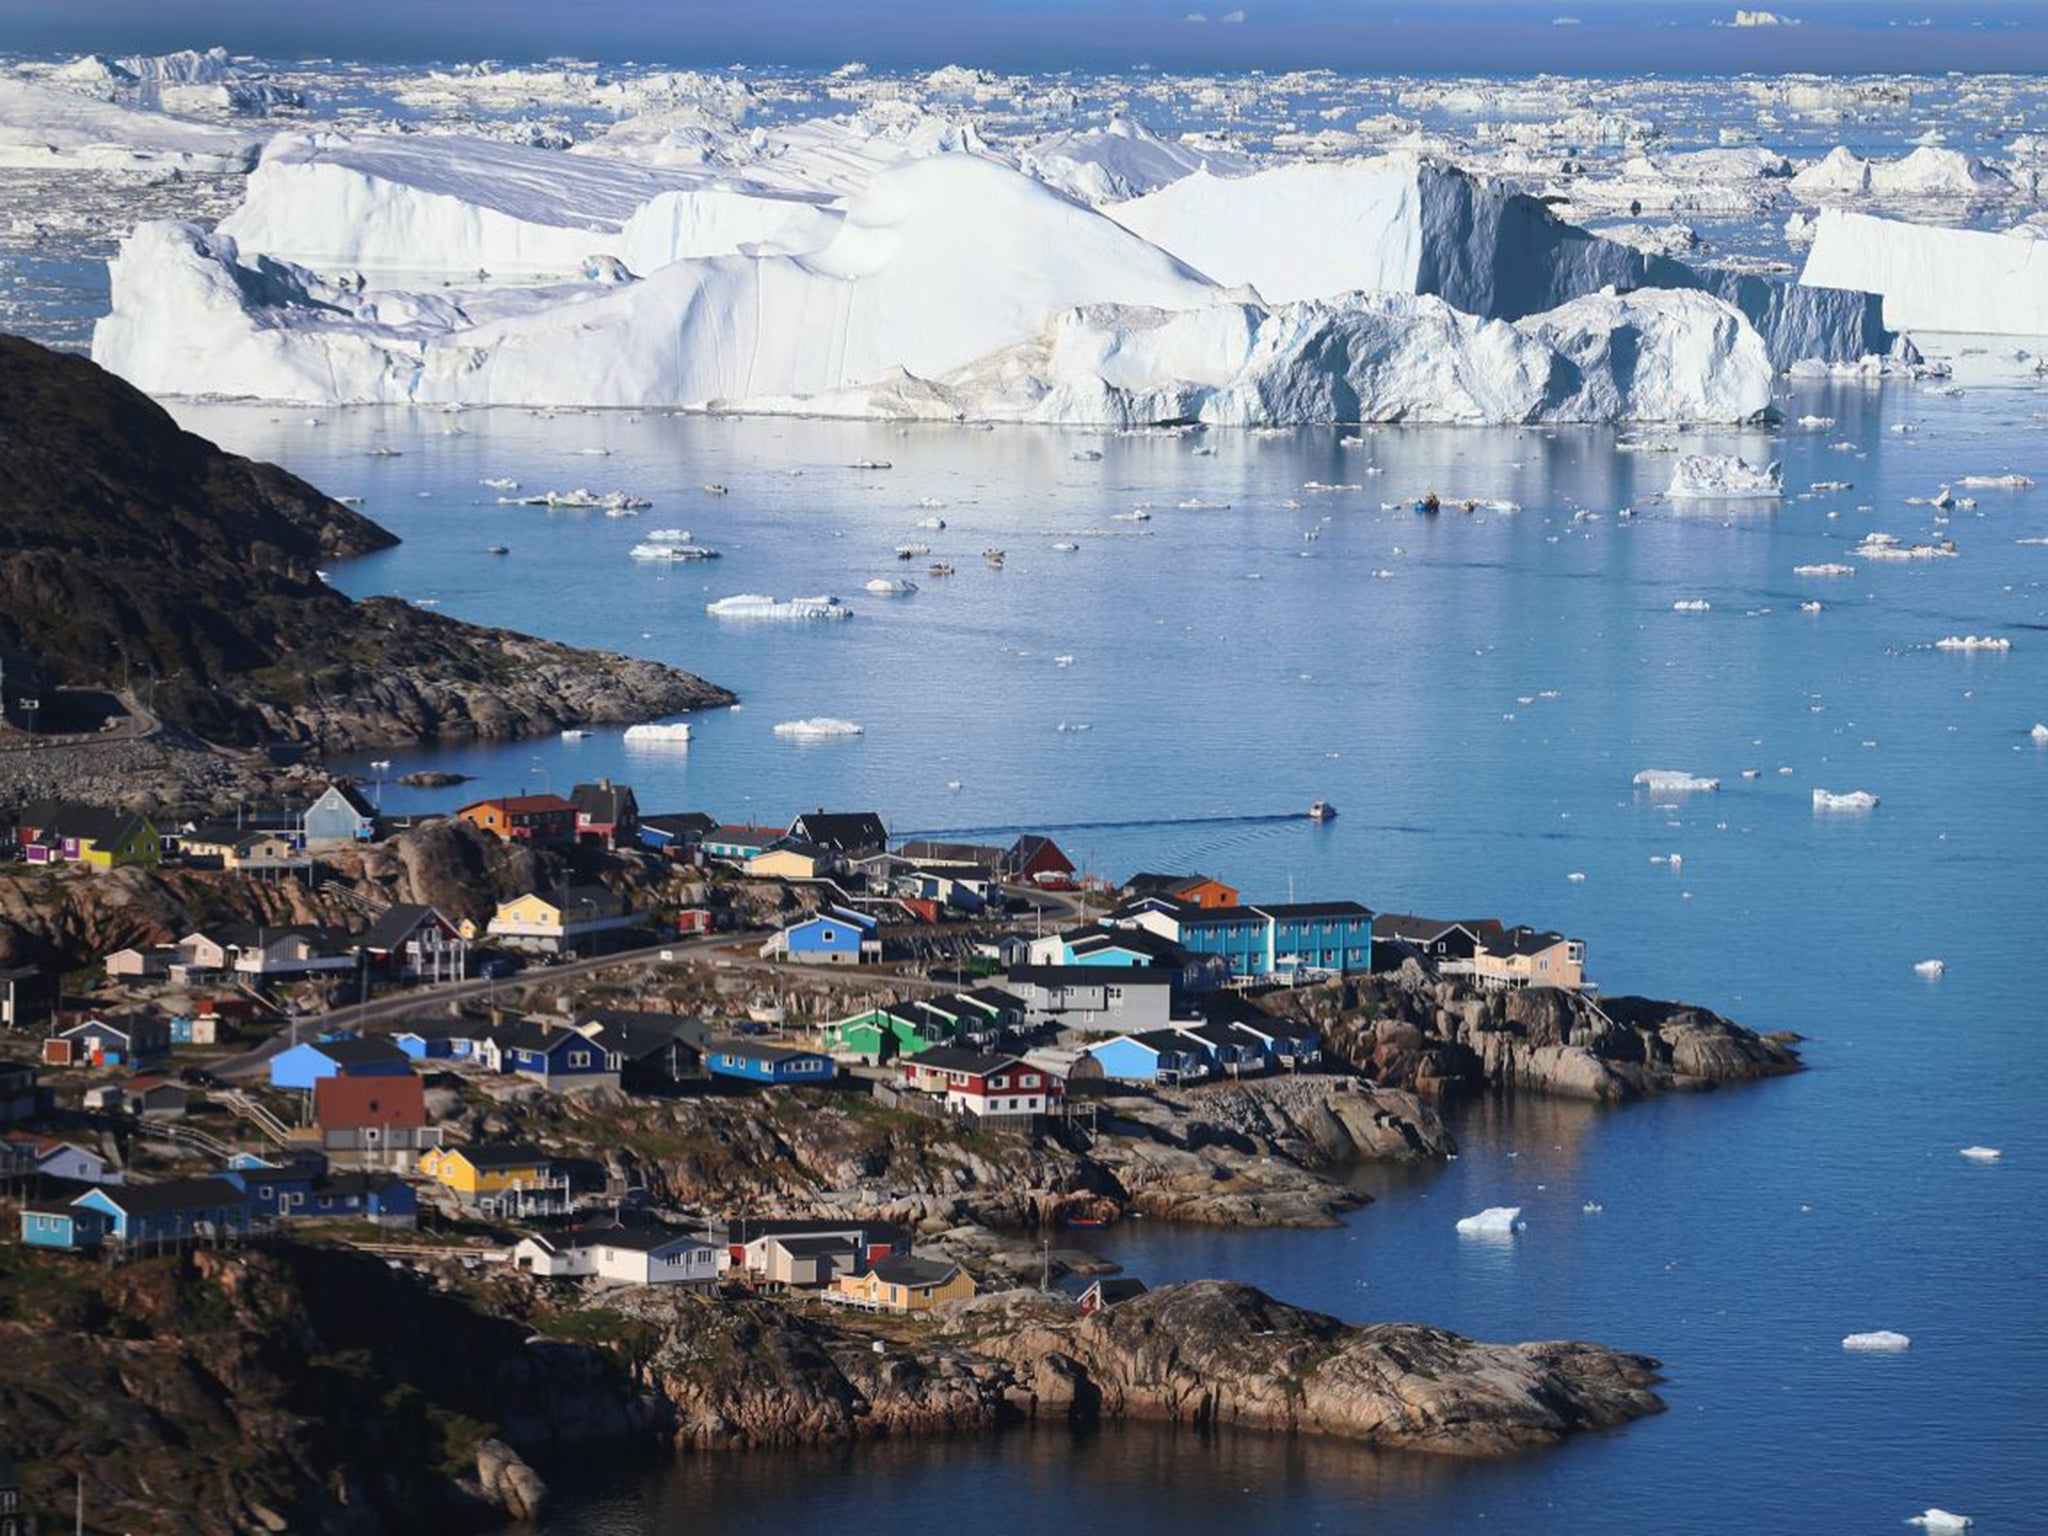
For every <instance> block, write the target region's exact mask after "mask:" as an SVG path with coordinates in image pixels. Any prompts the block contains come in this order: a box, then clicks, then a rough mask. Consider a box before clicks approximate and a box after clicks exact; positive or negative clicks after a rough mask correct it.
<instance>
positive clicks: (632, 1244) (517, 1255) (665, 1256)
mask: <svg viewBox="0 0 2048 1536" xmlns="http://www.w3.org/2000/svg"><path fill="white" fill-rule="evenodd" d="M718 1255H719V1250H718V1249H716V1248H714V1247H712V1246H711V1244H709V1243H706V1242H703V1241H701V1240H700V1239H698V1238H694V1237H691V1236H688V1235H687V1234H685V1233H682V1232H675V1231H671V1230H670V1229H668V1228H666V1227H621V1226H601V1227H580V1228H578V1229H576V1230H575V1231H572V1232H564V1233H559V1234H557V1235H555V1236H552V1237H524V1238H521V1239H520V1240H519V1243H518V1245H517V1246H516V1247H515V1248H513V1250H512V1262H513V1263H514V1264H515V1265H517V1266H518V1267H519V1268H520V1269H523V1270H526V1271H528V1272H529V1273H531V1274H536V1275H551V1276H555V1277H557V1278H560V1279H572V1280H581V1279H595V1280H609V1281H611V1282H613V1283H614V1284H618V1285H687V1286H700V1287H702V1286H710V1285H713V1284H715V1283H716V1282H717V1280H718Z"/></svg>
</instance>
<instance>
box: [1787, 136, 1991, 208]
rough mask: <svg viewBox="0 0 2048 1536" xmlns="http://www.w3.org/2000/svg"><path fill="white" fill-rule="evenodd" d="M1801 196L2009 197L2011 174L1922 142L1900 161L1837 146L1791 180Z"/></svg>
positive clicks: (1828, 199)
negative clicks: (1874, 157)
mask: <svg viewBox="0 0 2048 1536" xmlns="http://www.w3.org/2000/svg"><path fill="white" fill-rule="evenodd" d="M1792 190H1793V191H1794V192H1796V193H1798V194H1799V195H1800V196H1802V197H1807V198H1813V199H1816V200H1825V201H1832V200H1834V199H1838V198H1844V197H1869V198H1876V199H1880V200H1882V199H1892V200H1896V201H1908V200H1914V199H1918V200H1930V201H1931V200H1942V199H1965V200H1971V201H1975V200H1980V199H1986V198H2006V197H2011V196H2012V195H2013V190H2014V188H2013V184H2012V180H2011V178H2009V177H2007V176H2006V175H2005V174H2004V173H2003V172H2001V171H1997V170H1994V169H1992V168H1991V167H1990V166H1988V165H1986V164H1984V162H1983V161H1981V160H1979V159H1977V158H1976V157H1975V156H1972V155H1966V154H1964V153H1962V152H1961V151H1960V150H1954V149H1937V148H1935V147H1933V146H1932V145H1922V146H1921V147H1920V148H1918V149H1916V150H1914V151H1913V152H1912V153H1911V154H1909V155H1906V156H1905V157H1904V158H1902V159H1899V160H1865V159H1863V158H1862V157H1861V156H1860V155H1858V154H1856V153H1855V152H1854V151H1853V150H1850V149H1847V148H1845V147H1843V146H1841V145H1839V144H1838V145H1836V146H1835V148H1834V149H1832V150H1830V151H1829V152H1828V154H1827V157H1826V158H1825V159H1823V160H1821V161H1820V162H1819V163H1817V164H1815V165H1810V166H1808V167H1807V168H1806V169H1805V170H1803V171H1801V172H1800V173H1799V174H1798V175H1796V176H1794V177H1793V178H1792Z"/></svg>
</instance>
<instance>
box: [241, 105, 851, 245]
mask: <svg viewBox="0 0 2048 1536" xmlns="http://www.w3.org/2000/svg"><path fill="white" fill-rule="evenodd" d="M823 201H824V200H823V198H822V197H821V196H820V195H817V194H808V195H805V194H793V193H788V192H778V191H771V190H769V189H767V188H763V187H755V186H751V185H748V184H745V183H736V182H735V181H734V179H733V178H732V177H731V176H730V175H723V174H720V173H716V172H708V171H703V170H689V169H674V168H658V167H650V166H646V165H638V164H634V163H632V162H629V161H626V160H623V159H613V158H599V157H596V156H589V155H565V154H562V153H561V152H559V151H557V150H550V149H534V148H530V147H528V146H526V145H523V144H502V143H497V142H495V141H492V140H488V139H476V138H464V137H460V136H458V135H453V134H392V133H376V134H343V133H336V132H333V131H328V130H323V131H319V132H313V133H294V134H281V135H279V136H278V137H277V138H275V139H272V140H271V141H270V142H269V144H267V145H266V146H265V147H264V150H263V155H262V159H261V160H260V161H259V162H258V164H257V166H256V169H255V170H254V171H253V172H252V173H251V174H250V177H249V184H248V188H247V191H246V193H245V195H244V197H243V201H242V205H241V207H239V208H238V209H236V210H235V211H234V212H233V213H231V214H229V215H228V216H227V217H226V218H225V219H223V220H221V222H220V226H219V228H218V230H217V233H219V234H224V235H228V236H231V237H233V238H234V239H235V241H236V242H237V243H238V244H239V245H241V246H243V247H245V248H247V249H250V250H257V251H261V252H263V253H264V254H265V255H267V256H270V257H273V258H279V259H283V260H286V261H294V262H300V263H303V264H305V265H308V266H314V267H329V266H342V267H354V268H368V269H370V270H373V271H376V270H382V271H389V272H408V273H422V274H461V275H464V276H470V275H474V274H476V273H478V272H480V271H485V272H493V273H521V274H534V273H551V274H555V275H558V276H566V275H569V274H571V273H574V272H577V271H578V270H580V269H581V268H582V266H583V265H584V263H585V262H586V261H587V260H588V259H589V258H592V257H611V258H614V259H616V260H617V261H618V262H619V263H621V264H622V265H623V266H624V267H625V268H626V269H627V270H628V271H629V272H641V271H648V270H651V269H652V268H654V267H658V266H664V265H666V264H667V263H669V262H671V261H674V260H677V259H678V258H680V257H684V256H716V255H730V254H733V253H736V252H738V251H739V250H740V249H741V248H742V247H743V246H745V245H748V244H751V243H756V242H761V243H766V244H769V245H774V246H780V247H785V248H788V249H793V250H806V249H810V248H812V247H814V246H817V245H820V244H823V243H824V242H825V241H826V240H827V239H829V237H830V234H831V232H832V230H833V228H834V227H835V226H836V224H837V223H838V216H837V215H836V214H833V213H829V212H827V211H825V209H824V208H823V207H822V206H821V205H822V203H823Z"/></svg>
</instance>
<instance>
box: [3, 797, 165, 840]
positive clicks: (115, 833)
mask: <svg viewBox="0 0 2048 1536" xmlns="http://www.w3.org/2000/svg"><path fill="white" fill-rule="evenodd" d="M147 824H148V821H147V818H145V817H143V816H140V815H138V814H137V813H136V812H134V811H117V810H113V809H111V808H109V807H107V806H103V805H85V804H83V803H81V802H79V801H77V800H33V801H30V802H29V803H28V804H27V805H25V806H23V807H22V809H21V815H20V816H19V817H18V818H16V821H15V825H16V826H19V827H33V828H34V829H35V830H37V831H39V832H42V833H43V834H44V835H46V836H49V835H55V836H57V837H82V838H86V839H88V840H90V841H92V842H95V843H117V842H120V841H121V840H122V839H123V838H125V837H126V836H127V835H128V834H129V833H130V832H131V831H133V830H134V829H135V828H136V827H138V826H146V825H147Z"/></svg>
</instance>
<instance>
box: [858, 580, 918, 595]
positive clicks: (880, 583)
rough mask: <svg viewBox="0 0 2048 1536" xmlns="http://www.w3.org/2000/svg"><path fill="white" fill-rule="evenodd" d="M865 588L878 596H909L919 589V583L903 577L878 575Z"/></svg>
mask: <svg viewBox="0 0 2048 1536" xmlns="http://www.w3.org/2000/svg"><path fill="white" fill-rule="evenodd" d="M864 590H866V591H869V592H872V593H874V594H875V595H876V596H877V597H908V596H910V594H911V593H913V592H915V591H916V590H917V583H916V582H914V581H905V580H903V579H902V578H901V577H889V576H877V577H875V578H874V579H873V580H872V581H870V582H868V583H867V585H866V587H865V589H864Z"/></svg>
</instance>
